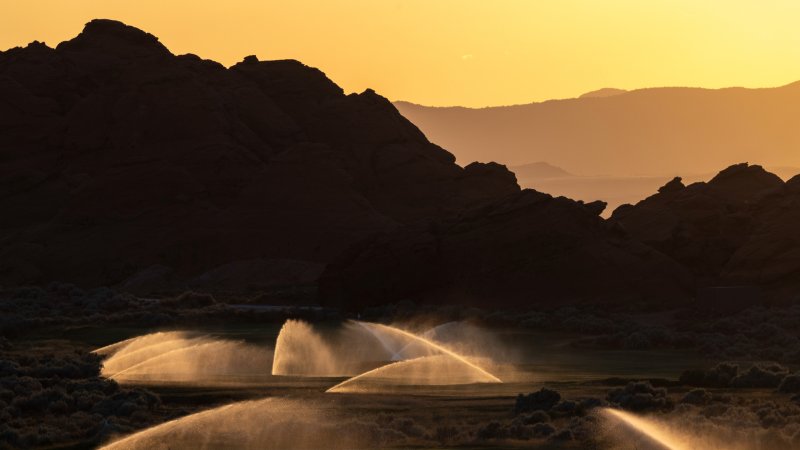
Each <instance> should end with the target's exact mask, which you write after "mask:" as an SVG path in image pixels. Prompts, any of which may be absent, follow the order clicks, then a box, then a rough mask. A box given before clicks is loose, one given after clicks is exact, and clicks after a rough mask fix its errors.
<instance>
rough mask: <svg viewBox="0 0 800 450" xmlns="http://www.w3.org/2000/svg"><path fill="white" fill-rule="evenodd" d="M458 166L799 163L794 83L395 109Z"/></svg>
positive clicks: (649, 170)
mask: <svg viewBox="0 0 800 450" xmlns="http://www.w3.org/2000/svg"><path fill="white" fill-rule="evenodd" d="M395 105H396V106H397V108H398V109H399V110H400V112H401V113H402V114H403V115H404V116H405V117H407V118H408V119H409V120H411V121H412V122H413V123H414V124H416V125H417V126H418V127H419V128H420V129H421V130H422V131H423V132H424V133H425V135H426V136H427V137H428V138H429V139H430V140H431V141H433V142H435V143H437V144H439V145H442V146H444V147H445V148H447V149H449V150H450V151H451V152H453V154H455V155H456V158H457V160H458V161H459V162H462V163H463V162H470V161H480V160H482V159H485V158H487V156H489V155H491V159H493V160H495V161H498V162H501V163H503V164H507V165H509V166H515V165H520V164H524V163H527V162H530V161H547V162H548V163H550V164H554V165H556V166H559V167H568V168H569V170H570V171H573V172H574V173H577V174H581V175H595V176H596V175H607V176H631V175H647V176H669V177H671V176H674V175H675V174H702V173H712V172H716V171H718V170H719V168H720V167H726V166H728V165H731V164H734V163H738V162H741V161H748V160H753V159H756V158H757V159H758V161H759V163H761V164H763V165H765V166H768V167H772V166H794V167H796V166H799V165H800V152H798V151H797V149H798V148H800V133H797V130H796V126H795V123H794V121H793V120H792V119H791V118H793V117H798V116H800V82H797V83H793V84H790V85H787V86H783V87H778V88H770V89H744V88H728V89H716V90H714V89H696V88H655V89H640V90H635V91H630V92H624V93H619V94H617V95H613V96H610V97H607V96H606V97H602V98H598V97H596V96H592V97H588V98H587V97H584V98H579V99H566V100H551V101H546V102H542V103H532V104H527V105H517V106H503V107H491V108H481V109H469V108H461V107H452V108H436V107H425V106H420V105H414V104H411V103H406V102H396V103H395Z"/></svg>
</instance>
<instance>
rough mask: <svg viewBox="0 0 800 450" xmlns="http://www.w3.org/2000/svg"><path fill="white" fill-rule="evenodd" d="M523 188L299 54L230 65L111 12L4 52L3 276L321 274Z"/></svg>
mask: <svg viewBox="0 0 800 450" xmlns="http://www.w3.org/2000/svg"><path fill="white" fill-rule="evenodd" d="M517 191H519V187H518V186H517V184H516V181H515V178H514V176H513V174H511V173H510V172H509V171H507V170H506V169H505V168H504V167H503V166H500V165H497V164H471V165H469V166H467V167H466V168H462V167H459V166H458V165H456V164H455V163H454V157H453V156H452V155H451V154H450V153H448V152H447V151H445V150H443V149H441V148H439V147H438V146H436V145H433V144H431V143H430V142H429V141H428V140H427V139H426V138H425V136H424V135H423V134H422V133H421V132H420V131H419V130H418V129H417V128H416V127H415V126H414V125H412V124H411V123H410V122H409V121H408V120H406V119H405V118H403V116H401V115H400V114H399V113H398V112H397V110H396V109H395V108H394V106H392V104H391V103H390V102H388V101H387V100H386V99H385V98H383V97H381V96H379V95H377V94H376V93H375V92H373V91H371V90H367V91H365V92H363V93H361V94H350V95H345V94H344V93H343V91H342V89H341V88H339V87H338V86H337V85H336V84H334V83H333V82H332V81H330V80H329V79H328V78H327V77H326V76H325V75H324V74H323V73H322V72H320V71H319V70H317V69H313V68H310V67H307V66H304V65H303V64H301V63H299V62H297V61H258V60H257V59H256V58H255V57H247V58H245V59H244V61H242V62H241V63H239V64H236V65H234V66H233V67H230V68H225V67H223V66H222V65H220V64H217V63H215V62H213V61H208V60H203V59H201V58H199V57H197V56H194V55H180V56H176V55H173V54H172V53H170V51H169V50H168V49H167V48H166V47H164V45H162V44H161V43H160V42H159V41H158V39H157V38H156V37H154V36H152V35H150V34H148V33H145V32H143V31H141V30H138V29H136V28H133V27H130V26H127V25H125V24H122V23H119V22H115V21H110V20H94V21H92V22H90V23H88V24H87V25H86V27H85V29H84V30H83V32H81V33H80V35H78V36H77V37H75V38H74V39H72V40H69V41H66V42H62V43H61V44H59V45H58V46H57V47H56V48H50V47H48V46H46V45H45V44H42V43H39V42H33V43H31V44H30V45H28V46H27V47H25V48H14V49H10V50H8V51H5V52H2V53H0V208H1V209H2V210H3V211H4V212H5V213H4V214H2V215H0V283H4V284H19V283H41V282H47V281H51V280H62V281H71V282H76V283H79V284H81V285H104V284H118V283H121V282H124V281H125V280H129V281H132V282H134V283H133V285H130V286H131V287H133V286H134V285H138V284H141V283H145V284H148V283H150V285H152V286H157V285H159V284H160V283H162V282H166V281H169V280H173V281H174V280H182V282H183V281H186V282H188V281H190V280H192V279H193V278H194V277H196V276H200V275H202V274H204V273H206V272H208V271H211V270H214V269H216V268H219V267H220V266H225V265H226V264H230V263H232V262H234V261H239V262H240V264H239V266H237V267H240V269H241V267H242V265H241V262H242V261H244V262H251V263H252V264H249V263H245V264H244V265H245V266H249V267H251V268H253V267H255V268H263V269H264V270H255V271H253V270H249V271H248V270H240V271H239V272H242V273H245V272H247V273H250V275H249V278H248V279H242V280H239V281H240V282H242V283H245V282H251V281H252V282H259V283H269V282H270V280H271V279H272V278H275V279H274V280H272V281H274V282H287V281H288V282H292V281H298V280H300V279H305V278H309V277H310V278H312V279H313V278H314V277H315V276H316V275H318V274H319V271H320V270H321V267H322V264H324V263H325V262H327V261H328V260H329V259H330V258H332V257H333V256H335V255H338V254H339V253H340V252H341V251H342V250H344V249H345V248H347V247H348V246H349V245H350V244H352V243H354V242H355V241H357V240H359V239H361V238H362V237H364V236H367V235H369V234H371V233H374V232H378V231H385V230H389V229H392V228H394V227H397V226H399V225H401V224H405V223H412V222H414V221H416V220H419V219H421V218H424V217H428V216H430V215H436V214H440V213H444V212H447V211H451V210H460V209H461V208H464V207H467V206H470V205H476V204H480V203H482V202H484V201H486V200H489V199H492V198H495V197H498V196H502V195H507V194H511V193H514V192H517ZM223 272H224V270H223ZM203 280H205V281H206V282H208V277H207V276H206V277H205V278H203Z"/></svg>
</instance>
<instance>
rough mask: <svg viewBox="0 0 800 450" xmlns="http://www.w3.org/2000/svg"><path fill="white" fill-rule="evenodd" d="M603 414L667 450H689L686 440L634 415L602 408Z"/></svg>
mask: <svg viewBox="0 0 800 450" xmlns="http://www.w3.org/2000/svg"><path fill="white" fill-rule="evenodd" d="M602 411H603V413H605V414H606V415H607V416H609V417H611V418H613V419H615V420H618V421H620V422H622V423H623V424H625V425H626V426H627V427H629V428H630V429H632V430H634V431H636V432H637V433H641V434H643V435H645V436H647V437H648V438H649V439H651V440H653V441H654V442H656V443H657V444H659V445H661V446H662V447H664V448H665V449H667V450H690V447H689V445H687V442H686V439H685V438H682V437H681V436H679V435H676V434H675V433H673V432H671V431H669V430H668V429H666V428H665V427H664V426H662V425H659V424H658V423H655V422H653V421H650V420H647V419H644V418H642V417H638V416H636V415H633V414H630V413H627V412H625V411H620V410H618V409H613V408H604V409H603V410H602Z"/></svg>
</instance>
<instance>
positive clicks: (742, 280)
mask: <svg viewBox="0 0 800 450" xmlns="http://www.w3.org/2000/svg"><path fill="white" fill-rule="evenodd" d="M611 221H612V222H617V223H618V224H620V226H621V227H622V228H624V229H625V230H626V231H627V232H628V233H630V234H631V235H632V236H633V237H635V238H636V239H638V240H640V241H641V242H644V243H646V244H648V245H651V246H653V247H654V248H656V249H658V250H660V251H661V252H663V253H665V254H667V255H669V256H670V257H672V258H673V259H675V260H676V261H678V262H680V263H682V264H683V265H684V266H685V267H688V268H689V269H690V270H691V271H692V272H693V273H694V274H695V276H696V278H697V282H698V285H699V286H701V287H702V286H717V285H728V286H730V285H750V286H759V287H762V288H764V289H765V290H766V291H767V293H768V295H769V297H770V298H773V299H779V300H784V301H785V300H796V298H792V296H793V295H795V296H796V293H797V292H798V289H800V281H798V280H800V235H798V233H797V230H800V177H795V178H793V179H791V180H789V181H788V182H785V183H784V181H783V180H781V179H780V178H779V177H778V176H777V175H774V174H772V173H770V172H767V171H766V170H764V169H763V168H762V167H761V166H756V165H752V166H751V165H748V164H737V165H734V166H731V167H729V168H727V169H725V170H723V171H722V172H720V173H719V174H718V175H717V176H715V177H714V178H713V179H711V180H710V181H709V182H707V183H704V182H699V183H693V184H690V185H688V186H685V185H684V184H683V183H682V182H681V179H680V178H675V179H674V180H672V181H670V182H669V183H667V184H666V185H664V186H663V187H662V188H661V189H659V192H658V193H657V194H655V195H653V196H651V197H648V198H647V199H645V200H643V201H641V202H639V203H637V204H636V205H624V206H621V207H619V208H618V209H617V210H615V211H614V213H613V215H612V216H611Z"/></svg>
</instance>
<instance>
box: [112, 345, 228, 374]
mask: <svg viewBox="0 0 800 450" xmlns="http://www.w3.org/2000/svg"><path fill="white" fill-rule="evenodd" d="M190 342H191V341H190ZM212 344H213V342H208V341H200V342H192V343H191V344H190V345H186V346H183V347H178V348H175V349H172V350H170V351H167V352H164V353H160V354H158V355H155V356H153V357H151V358H148V359H145V360H144V361H142V362H139V363H137V364H134V365H132V366H130V367H128V368H127V369H124V370H120V371H119V372H116V373H114V374H112V375H111V378H113V377H118V376H120V375H124V374H125V373H126V372H130V371H132V370H134V369H136V368H139V367H142V366H144V365H145V364H148V363H152V362H153V360H158V359H164V358H166V357H167V356H172V355H174V354H175V353H179V352H186V351H188V350H191V349H198V348H202V347H207V346H209V345H212Z"/></svg>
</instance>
